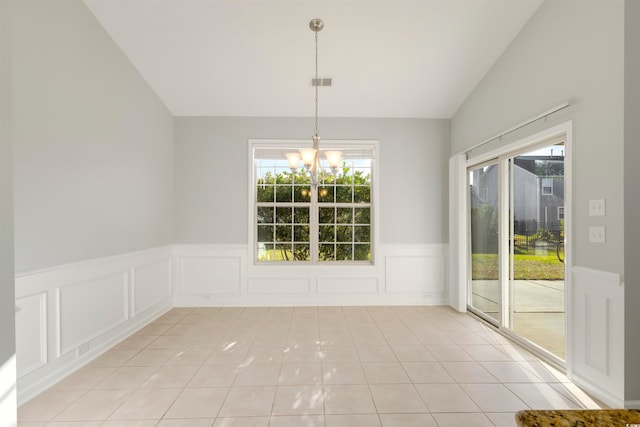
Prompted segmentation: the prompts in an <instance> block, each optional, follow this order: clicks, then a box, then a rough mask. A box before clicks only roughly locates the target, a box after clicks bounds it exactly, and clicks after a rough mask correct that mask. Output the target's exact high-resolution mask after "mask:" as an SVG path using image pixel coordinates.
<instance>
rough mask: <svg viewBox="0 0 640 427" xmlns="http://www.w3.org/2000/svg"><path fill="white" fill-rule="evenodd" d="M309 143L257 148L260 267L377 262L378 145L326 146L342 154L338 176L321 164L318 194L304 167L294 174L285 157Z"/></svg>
mask: <svg viewBox="0 0 640 427" xmlns="http://www.w3.org/2000/svg"><path fill="white" fill-rule="evenodd" d="M308 145H309V144H308V143H306V141H305V142H298V143H294V142H288V143H279V142H267V141H263V142H252V150H251V152H252V164H253V180H252V184H251V192H252V193H253V194H252V201H253V203H252V205H253V206H252V211H253V215H252V223H251V227H252V229H253V239H252V240H253V244H254V260H255V262H256V263H309V264H311V263H327V262H352V263H353V262H356V263H371V262H372V261H373V257H372V252H373V250H372V248H373V243H374V242H373V237H374V233H373V231H372V230H373V221H372V220H373V218H374V217H375V215H374V212H373V204H372V199H373V196H372V195H373V182H374V179H373V174H374V167H373V161H374V159H373V154H374V148H375V143H366V144H364V143H360V144H356V143H350V144H337V143H335V142H326V141H323V142H322V143H321V149H330V148H331V149H340V150H341V151H342V152H343V163H342V167H341V168H339V170H338V171H337V173H336V174H335V175H333V174H332V173H331V172H330V171H329V170H328V165H327V164H326V161H325V160H322V161H321V167H322V169H323V170H322V171H321V172H320V173H319V179H318V181H319V184H318V188H317V189H313V188H312V186H311V184H310V178H309V176H308V175H307V174H306V172H305V171H304V169H303V168H302V167H300V168H298V169H297V170H296V171H295V172H292V171H291V169H289V166H288V163H287V160H286V157H285V153H287V152H291V151H297V150H299V149H300V148H303V147H306V146H308Z"/></svg>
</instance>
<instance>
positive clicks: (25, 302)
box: [16, 292, 47, 377]
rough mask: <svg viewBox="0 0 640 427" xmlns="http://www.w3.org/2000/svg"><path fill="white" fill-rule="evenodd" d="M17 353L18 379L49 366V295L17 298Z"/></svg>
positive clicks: (40, 294) (43, 293) (42, 294)
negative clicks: (18, 356)
mask: <svg viewBox="0 0 640 427" xmlns="http://www.w3.org/2000/svg"><path fill="white" fill-rule="evenodd" d="M16 307H17V309H19V310H18V311H17V313H16V353H18V354H20V355H22V357H20V358H19V359H18V360H17V375H18V377H21V376H24V375H27V374H29V373H31V372H33V371H35V370H36V369H38V368H40V367H42V366H44V365H46V364H47V293H46V292H40V293H38V294H34V295H27V296H23V297H21V298H16Z"/></svg>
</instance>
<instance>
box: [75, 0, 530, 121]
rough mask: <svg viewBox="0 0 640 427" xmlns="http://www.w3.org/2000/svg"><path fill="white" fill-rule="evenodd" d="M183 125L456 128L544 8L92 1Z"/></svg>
mask: <svg viewBox="0 0 640 427" xmlns="http://www.w3.org/2000/svg"><path fill="white" fill-rule="evenodd" d="M84 1H85V4H86V5H87V6H88V7H89V9H90V10H91V12H92V13H93V14H94V15H95V17H96V18H97V20H98V21H99V22H100V24H101V25H102V26H103V27H104V28H105V29H106V31H107V32H108V33H109V34H110V35H111V37H112V38H113V40H114V41H115V42H116V43H117V45H118V46H120V48H121V49H122V51H123V52H124V53H125V55H126V56H127V57H128V58H129V60H130V61H131V62H132V63H133V65H134V66H135V67H136V68H137V69H138V71H139V72H140V73H141V74H142V76H143V77H144V78H145V79H146V80H147V82H148V83H149V85H150V86H151V87H152V88H153V90H154V91H155V92H156V93H157V94H158V96H159V97H160V98H161V99H162V100H163V102H164V103H165V104H166V105H167V107H168V108H169V110H170V111H171V112H172V113H173V114H174V115H176V116H261V117H274V116H276V117H299V116H313V114H314V99H315V97H314V90H313V88H312V86H311V82H310V79H311V77H312V76H313V74H314V70H315V64H314V55H315V54H314V33H313V32H312V31H311V30H310V29H309V21H310V20H311V19H312V18H320V19H322V20H323V21H324V23H325V27H324V30H322V31H321V32H320V33H319V35H318V42H319V47H318V49H319V65H318V67H319V75H320V76H330V77H333V86H332V87H330V88H324V87H323V88H320V89H319V114H320V116H325V117H424V118H450V117H452V116H453V115H454V114H455V112H456V111H457V109H458V108H459V107H460V105H461V104H462V102H463V101H464V99H465V98H466V97H467V96H468V95H469V94H470V93H471V91H472V90H473V89H474V87H475V86H476V85H477V84H478V83H479V82H480V80H481V79H482V77H483V76H484V75H485V74H486V73H487V71H489V69H490V68H491V66H492V65H493V64H494V63H495V61H496V60H497V59H498V58H499V56H500V55H501V54H502V53H503V52H504V50H505V49H506V48H507V46H508V45H509V44H510V43H511V41H512V40H513V39H514V37H515V36H516V35H517V34H518V32H519V31H520V30H521V29H522V27H523V26H524V25H525V24H526V23H527V21H528V20H529V18H530V17H531V16H532V14H533V13H534V12H535V11H536V9H537V8H538V6H539V5H540V4H541V3H542V0H377V1H375V0H274V1H270V0H84Z"/></svg>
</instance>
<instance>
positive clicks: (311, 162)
mask: <svg viewBox="0 0 640 427" xmlns="http://www.w3.org/2000/svg"><path fill="white" fill-rule="evenodd" d="M309 28H311V31H313V32H314V33H315V39H316V75H315V78H314V79H313V81H312V85H313V86H314V87H315V90H316V102H315V107H316V109H315V130H314V133H313V137H312V140H313V145H312V148H303V149H302V150H300V151H299V152H292V153H286V154H285V155H286V157H287V161H288V162H289V167H290V168H291V172H293V173H295V172H296V170H297V169H298V166H299V164H300V161H302V164H303V166H304V169H305V171H306V172H307V174H308V175H309V176H310V178H311V187H312V188H313V189H314V190H315V189H317V188H318V173H319V172H320V170H321V167H320V153H321V151H320V132H319V131H318V86H320V79H318V32H320V31H321V30H322V29H323V28H324V22H322V19H312V20H311V22H309ZM322 153H324V155H325V157H326V159H327V162H328V163H329V167H330V168H331V173H333V174H334V175H336V174H337V173H338V168H339V167H340V165H341V164H342V151H323V152H322Z"/></svg>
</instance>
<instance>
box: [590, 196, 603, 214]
mask: <svg viewBox="0 0 640 427" xmlns="http://www.w3.org/2000/svg"><path fill="white" fill-rule="evenodd" d="M604 215H605V206H604V199H597V200H589V216H604Z"/></svg>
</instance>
